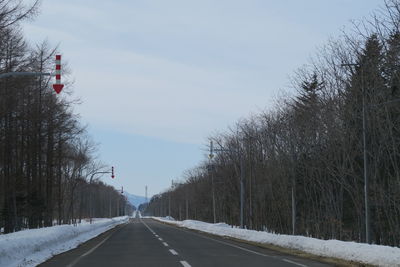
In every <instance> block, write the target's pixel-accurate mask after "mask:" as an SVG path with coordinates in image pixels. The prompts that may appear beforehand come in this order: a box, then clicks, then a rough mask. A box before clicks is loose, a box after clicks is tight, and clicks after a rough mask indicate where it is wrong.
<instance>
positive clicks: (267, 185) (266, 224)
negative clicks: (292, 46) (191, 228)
mask: <svg viewBox="0 0 400 267" xmlns="http://www.w3.org/2000/svg"><path fill="white" fill-rule="evenodd" d="M352 25H353V26H352V28H351V29H347V30H346V31H343V33H342V35H341V36H339V37H336V38H332V39H331V40H329V41H328V42H327V43H326V44H325V45H324V46H323V47H321V48H320V49H319V50H318V51H317V52H316V53H315V55H314V56H313V58H312V59H311V60H310V61H309V62H308V63H306V64H305V65H304V66H302V67H301V68H299V69H298V71H296V72H295V73H294V74H293V75H292V78H291V88H289V89H291V92H294V93H287V94H286V95H284V96H282V97H281V98H280V99H278V100H277V101H276V104H275V105H274V107H273V108H269V109H267V110H265V111H263V112H259V113H258V114H254V115H252V116H249V117H247V118H243V119H241V120H239V121H238V122H237V123H235V124H234V125H233V126H231V127H230V128H229V129H227V130H225V131H224V132H220V133H218V134H214V135H212V136H210V137H209V140H207V142H210V147H209V148H207V149H209V150H210V152H209V154H210V155H209V157H208V158H205V159H204V161H203V162H201V163H199V165H198V166H195V167H193V168H192V169H190V170H187V171H186V172H185V173H184V174H183V176H182V177H180V178H179V179H177V180H175V182H174V183H173V185H172V186H171V187H170V188H169V189H168V190H166V191H165V192H162V193H160V194H158V195H155V196H154V197H153V198H152V199H151V201H150V203H149V205H148V206H147V209H146V213H147V214H149V215H154V216H167V215H169V216H172V217H173V218H175V219H179V220H183V219H195V220H202V221H208V222H225V223H228V224H230V225H237V226H242V227H244V228H247V229H254V230H260V231H269V232H272V233H280V234H295V235H304V236H310V237H315V238H322V239H339V240H353V241H357V242H368V243H374V244H384V245H391V246H400V116H399V115H400V76H399V75H400V28H399V26H400V1H398V0H387V1H385V2H384V4H383V6H382V7H381V8H380V9H379V10H377V11H376V12H375V13H374V14H372V15H371V16H370V17H368V18H365V19H364V20H362V21H355V22H353V24H352ZM304 38H307V37H306V36H305V37H304ZM294 41H295V40H294ZM283 56H284V55H283ZM241 188H242V190H241ZM241 199H242V201H241ZM241 203H242V208H241ZM241 210H242V211H243V212H242V215H241Z"/></svg>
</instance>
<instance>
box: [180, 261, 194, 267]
mask: <svg viewBox="0 0 400 267" xmlns="http://www.w3.org/2000/svg"><path fill="white" fill-rule="evenodd" d="M181 264H182V265H183V267H192V266H191V265H190V264H189V263H187V262H186V261H181Z"/></svg>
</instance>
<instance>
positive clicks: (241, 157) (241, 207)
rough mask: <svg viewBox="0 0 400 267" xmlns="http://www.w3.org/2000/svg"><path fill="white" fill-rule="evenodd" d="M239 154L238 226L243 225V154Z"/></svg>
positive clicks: (241, 226)
mask: <svg viewBox="0 0 400 267" xmlns="http://www.w3.org/2000/svg"><path fill="white" fill-rule="evenodd" d="M239 156H240V228H243V227H244V175H245V172H244V162H243V156H242V155H239Z"/></svg>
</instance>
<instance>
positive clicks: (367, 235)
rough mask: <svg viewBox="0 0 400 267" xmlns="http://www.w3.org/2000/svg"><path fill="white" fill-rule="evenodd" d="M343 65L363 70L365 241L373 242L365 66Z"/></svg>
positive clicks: (357, 64)
mask: <svg viewBox="0 0 400 267" xmlns="http://www.w3.org/2000/svg"><path fill="white" fill-rule="evenodd" d="M341 66H347V67H349V66H358V67H360V70H361V78H360V79H361V93H362V138H363V161H364V162H363V164H364V206H365V207H364V208H365V242H366V243H368V244H371V235H370V234H371V231H370V227H371V225H370V219H369V196H368V195H369V181H368V160H367V153H368V150H367V114H366V109H367V106H366V103H365V102H366V101H365V98H366V92H365V84H364V68H363V65H361V64H359V63H350V64H342V65H341Z"/></svg>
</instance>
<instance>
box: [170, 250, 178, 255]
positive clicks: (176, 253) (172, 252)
mask: <svg viewBox="0 0 400 267" xmlns="http://www.w3.org/2000/svg"><path fill="white" fill-rule="evenodd" d="M169 252H171V254H172V255H178V252H176V251H175V250H173V249H170V250H169Z"/></svg>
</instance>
